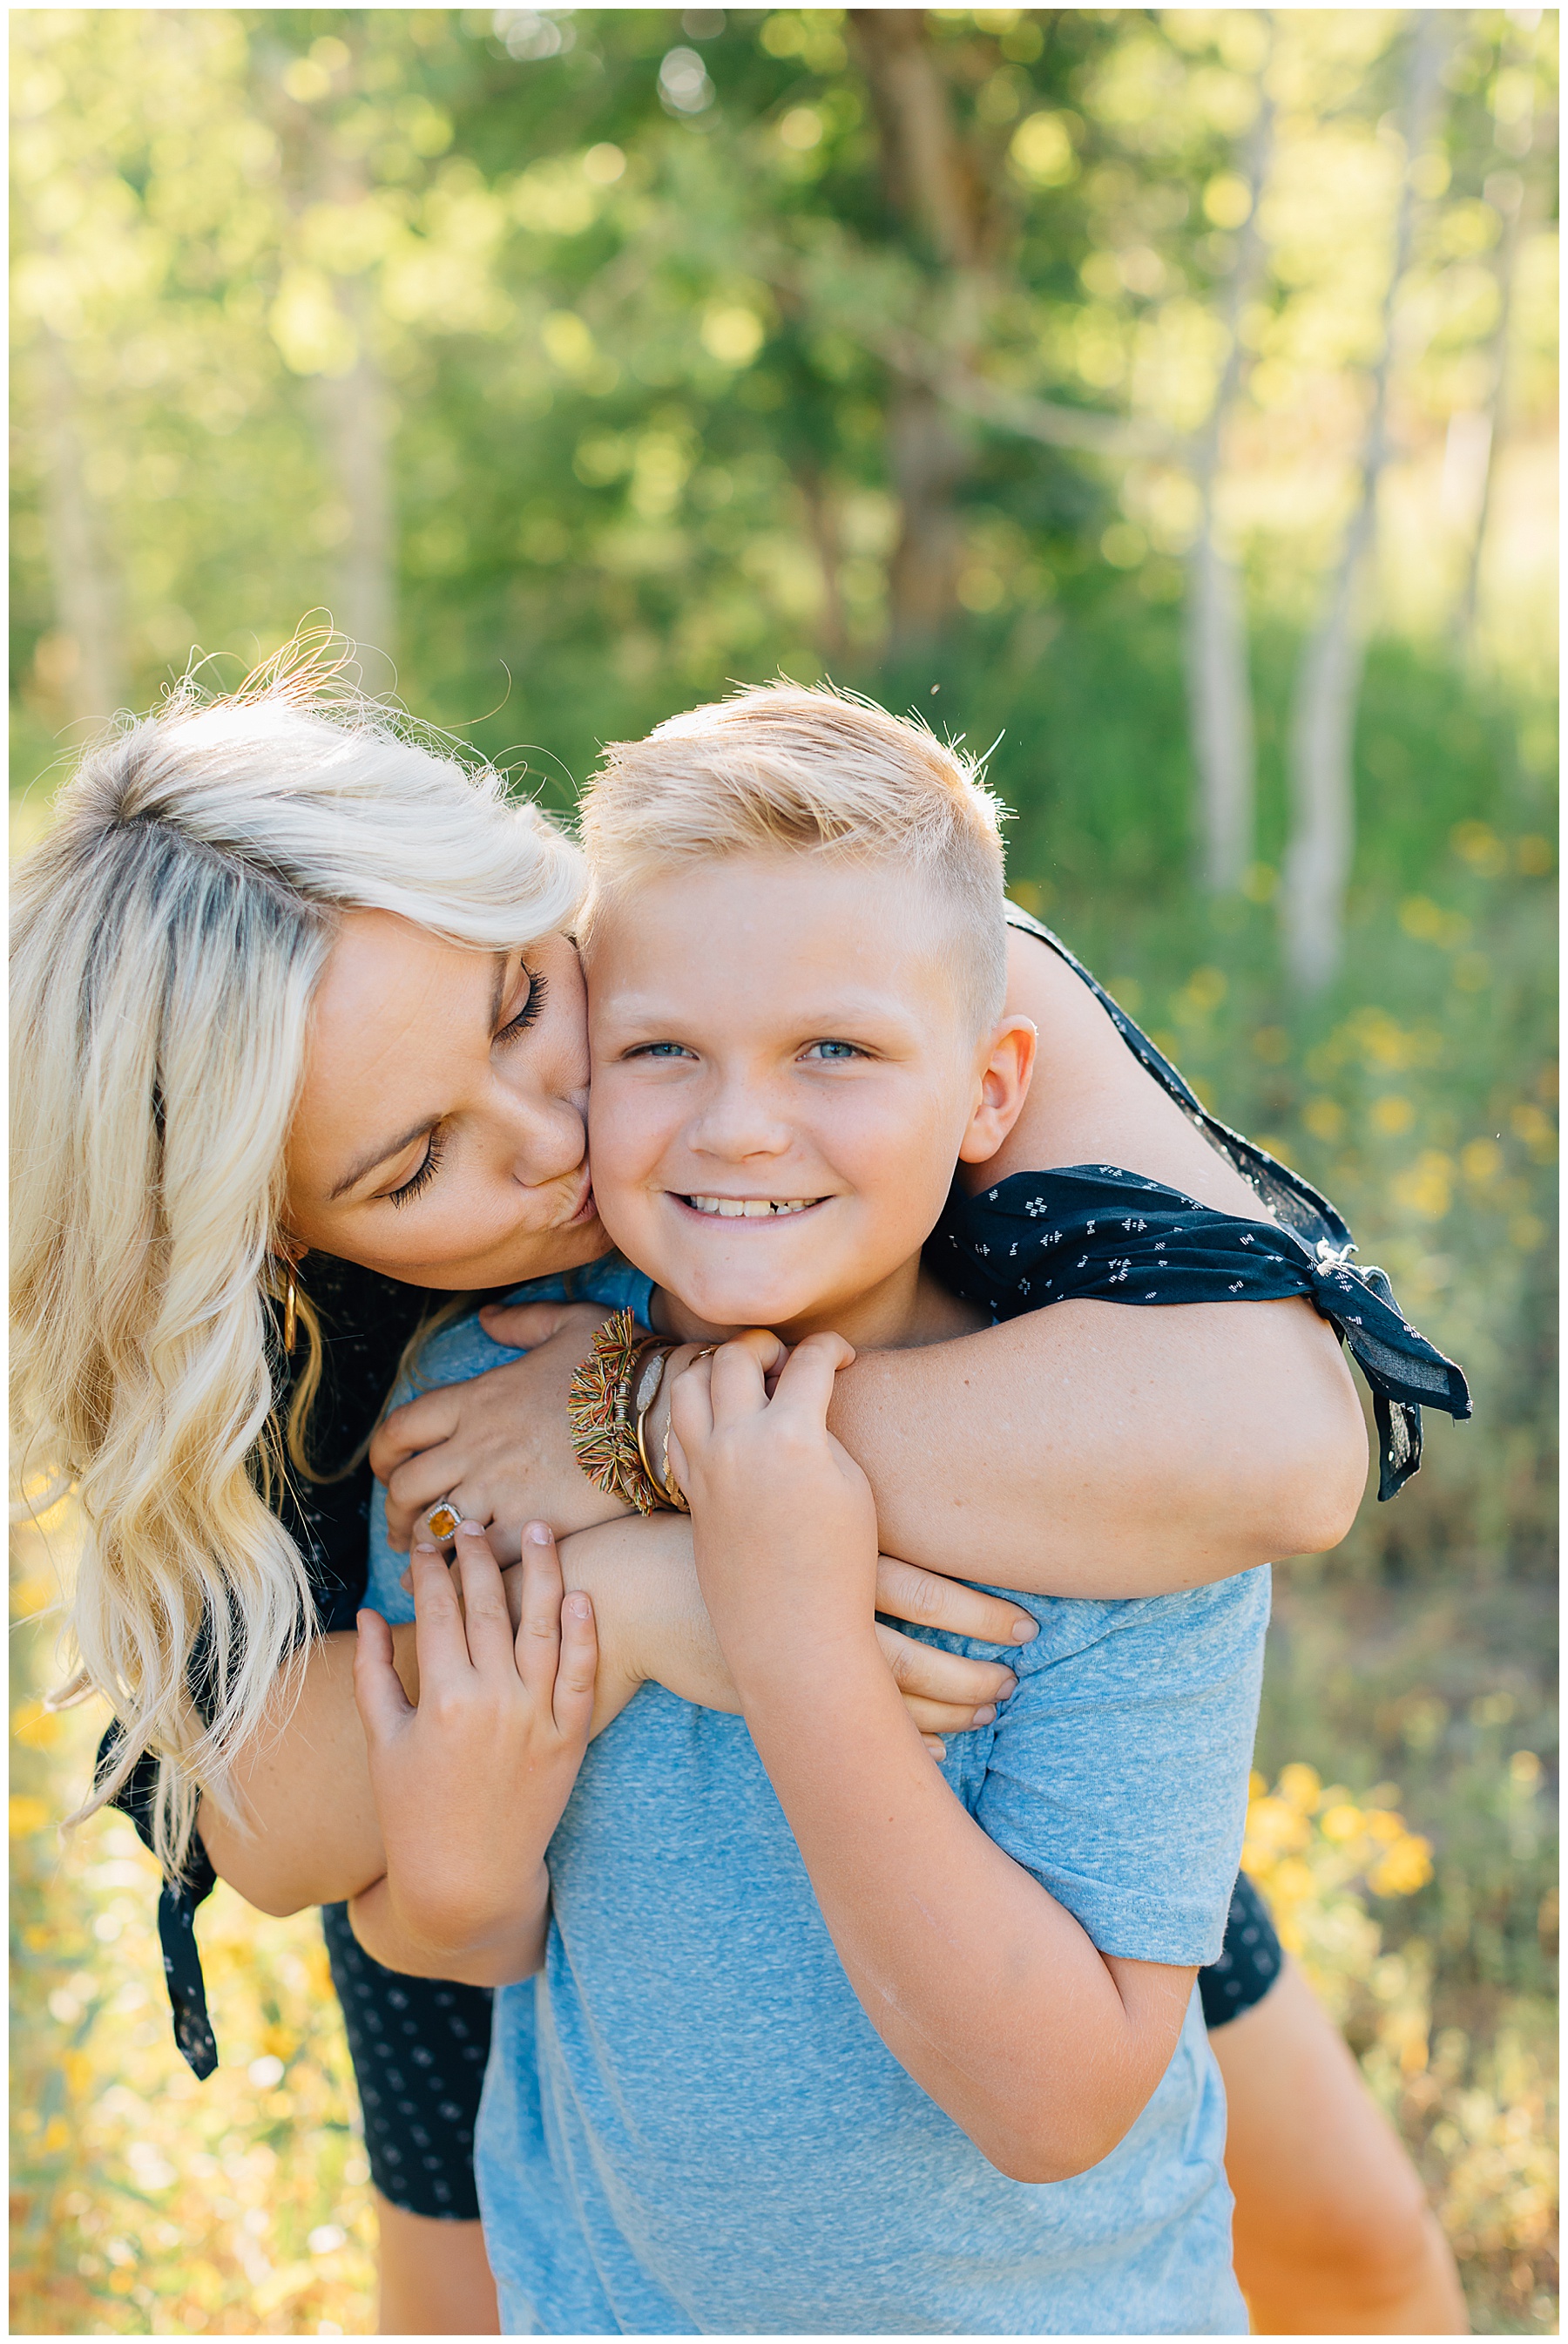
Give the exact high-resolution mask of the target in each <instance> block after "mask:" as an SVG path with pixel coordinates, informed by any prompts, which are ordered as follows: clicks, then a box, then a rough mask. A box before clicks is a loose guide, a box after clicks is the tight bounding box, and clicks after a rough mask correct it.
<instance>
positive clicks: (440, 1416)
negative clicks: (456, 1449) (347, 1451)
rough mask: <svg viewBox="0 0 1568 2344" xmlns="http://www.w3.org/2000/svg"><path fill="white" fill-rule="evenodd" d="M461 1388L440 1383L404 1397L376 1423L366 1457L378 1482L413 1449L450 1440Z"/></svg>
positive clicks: (409, 1454)
mask: <svg viewBox="0 0 1568 2344" xmlns="http://www.w3.org/2000/svg"><path fill="white" fill-rule="evenodd" d="M461 1389H462V1386H461V1385H460V1384H443V1385H442V1386H441V1387H440V1388H439V1389H437V1390H436V1391H427V1392H421V1393H420V1395H419V1397H418V1399H406V1400H405V1401H404V1403H403V1405H402V1407H401V1408H395V1409H393V1410H392V1411H391V1413H390V1415H389V1416H387V1418H386V1420H384V1421H383V1422H382V1423H380V1424H378V1425H377V1428H376V1430H375V1431H374V1432H373V1433H372V1435H371V1437H370V1450H369V1456H370V1470H371V1471H372V1472H373V1473H374V1474H375V1476H376V1479H377V1480H378V1481H385V1480H389V1479H390V1477H391V1475H392V1474H393V1473H394V1472H395V1471H396V1470H397V1467H398V1466H399V1465H401V1464H402V1462H403V1460H404V1459H405V1458H407V1457H412V1456H413V1455H414V1454H415V1452H416V1450H420V1449H434V1448H435V1447H436V1446H437V1443H438V1442H440V1441H443V1440H450V1439H451V1437H452V1433H453V1430H454V1429H455V1428H456V1426H457V1394H458V1393H459V1392H460V1391H461ZM436 1494H437V1497H439V1496H440V1494H441V1493H440V1491H439V1490H437V1492H436Z"/></svg>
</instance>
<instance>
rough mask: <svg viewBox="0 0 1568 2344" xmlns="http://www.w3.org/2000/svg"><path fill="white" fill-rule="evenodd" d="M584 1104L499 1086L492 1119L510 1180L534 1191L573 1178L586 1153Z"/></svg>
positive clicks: (522, 1087)
mask: <svg viewBox="0 0 1568 2344" xmlns="http://www.w3.org/2000/svg"><path fill="white" fill-rule="evenodd" d="M584 1105H585V1102H582V1101H578V1099H576V1098H574V1097H572V1096H570V1095H569V1094H568V1096H564V1097H563V1096H559V1095H558V1094H557V1093H554V1092H548V1091H543V1090H540V1089H538V1087H537V1086H534V1085H531V1084H529V1085H515V1084H511V1083H502V1084H500V1085H499V1086H498V1090H497V1095H496V1098H495V1103H494V1107H493V1110H492V1111H493V1113H494V1116H495V1119H496V1133H497V1139H498V1147H499V1149H500V1153H501V1156H502V1157H503V1159H504V1161H505V1162H506V1165H507V1167H508V1171H509V1173H510V1176H511V1177H512V1178H513V1179H514V1180H516V1181H518V1183H519V1184H520V1185H521V1186H522V1187H525V1188H537V1187H540V1186H541V1185H543V1184H544V1183H545V1182H547V1181H549V1180H558V1179H560V1178H561V1177H563V1176H564V1175H565V1174H566V1173H568V1172H575V1171H576V1170H577V1167H578V1165H579V1164H580V1163H581V1162H582V1160H583V1157H584V1156H585V1155H586V1153H587V1151H588V1131H587V1127H586V1124H585V1121H584V1113H583V1109H584Z"/></svg>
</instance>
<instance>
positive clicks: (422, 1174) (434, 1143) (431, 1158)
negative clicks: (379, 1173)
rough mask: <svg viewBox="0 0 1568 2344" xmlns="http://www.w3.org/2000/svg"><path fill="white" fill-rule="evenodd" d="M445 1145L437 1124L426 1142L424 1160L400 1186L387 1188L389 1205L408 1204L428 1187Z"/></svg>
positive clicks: (434, 1175) (437, 1168) (439, 1165)
mask: <svg viewBox="0 0 1568 2344" xmlns="http://www.w3.org/2000/svg"><path fill="white" fill-rule="evenodd" d="M445 1146H446V1142H445V1140H444V1138H443V1137H442V1132H441V1127H440V1125H439V1124H437V1126H436V1128H435V1130H434V1131H432V1133H431V1134H430V1137H429V1139H428V1140H427V1143H426V1147H425V1156H424V1160H423V1162H422V1163H421V1164H420V1166H419V1168H418V1170H417V1172H415V1173H413V1174H412V1175H411V1176H410V1177H409V1178H407V1180H405V1181H404V1183H403V1186H402V1187H400V1188H389V1189H388V1190H387V1203H388V1204H389V1205H410V1204H412V1203H413V1201H414V1199H415V1197H417V1196H418V1195H419V1194H420V1192H421V1191H422V1190H423V1189H426V1188H427V1187H429V1185H430V1183H431V1181H432V1180H433V1179H434V1178H435V1177H436V1175H437V1172H438V1171H439V1170H440V1168H441V1157H442V1153H443V1151H444V1148H445Z"/></svg>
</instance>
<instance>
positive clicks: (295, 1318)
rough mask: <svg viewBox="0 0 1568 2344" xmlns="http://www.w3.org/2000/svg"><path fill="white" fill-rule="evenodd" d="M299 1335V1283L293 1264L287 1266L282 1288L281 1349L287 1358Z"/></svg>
mask: <svg viewBox="0 0 1568 2344" xmlns="http://www.w3.org/2000/svg"><path fill="white" fill-rule="evenodd" d="M298 1334H299V1281H298V1280H297V1278H296V1277H295V1275H294V1264H293V1263H292V1262H290V1263H289V1265H288V1276H287V1278H286V1281H285V1284H284V1288H283V1348H284V1349H285V1350H286V1352H287V1354H288V1356H289V1358H290V1359H293V1357H294V1346H295V1342H296V1340H297V1337H298Z"/></svg>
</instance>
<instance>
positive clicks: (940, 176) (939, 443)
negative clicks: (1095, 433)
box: [849, 8, 993, 652]
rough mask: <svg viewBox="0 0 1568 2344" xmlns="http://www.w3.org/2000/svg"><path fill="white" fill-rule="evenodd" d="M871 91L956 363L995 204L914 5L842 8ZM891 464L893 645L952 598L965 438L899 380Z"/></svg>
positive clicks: (941, 616) (889, 183) (920, 637)
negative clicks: (958, 126) (957, 123)
mask: <svg viewBox="0 0 1568 2344" xmlns="http://www.w3.org/2000/svg"><path fill="white" fill-rule="evenodd" d="M849 24H850V26H851V29H852V32H853V35H854V38H855V43H856V47H857V50H858V53H859V59H860V64H861V67H862V69H863V71H864V73H865V76H866V82H867V86H868V88H869V92H870V97H871V108H872V113H873V115H874V116H875V119H876V124H877V132H878V137H879V147H880V160H881V177H882V186H883V189H884V192H885V193H886V196H887V198H888V203H889V207H890V209H891V211H892V212H893V213H894V215H895V217H897V218H898V220H899V221H900V225H901V226H902V227H903V228H904V229H905V231H906V233H907V234H908V235H909V237H910V240H911V242H912V243H914V244H916V245H917V247H919V246H923V247H924V248H925V250H926V253H927V255H928V256H929V258H930V261H931V263H932V264H934V266H933V271H932V279H931V300H930V312H932V313H933V314H932V316H931V318H930V339H932V340H933V341H934V342H936V343H937V344H939V345H940V348H941V349H943V350H944V351H946V352H947V353H949V354H950V356H951V357H952V358H953V359H955V360H956V361H957V362H959V363H960V365H961V364H962V363H963V362H964V361H965V360H966V359H967V358H968V356H969V353H970V350H971V349H972V347H973V344H974V341H975V338H976V337H977V334H978V329H979V321H980V311H981V308H982V307H983V300H984V262H985V255H986V247H987V244H988V240H989V237H990V233H991V230H992V227H993V221H992V217H991V207H990V201H989V197H988V193H987V190H986V189H985V188H984V187H983V186H982V184H981V182H980V178H979V177H978V175H977V173H976V172H975V170H974V168H973V166H972V164H971V162H970V157H968V155H967V154H966V153H965V151H964V149H963V147H962V146H961V144H960V140H959V137H958V135H957V133H956V131H955V129H954V127H953V118H952V109H951V107H950V104H949V101H948V90H947V84H946V82H945V81H944V79H943V77H942V74H941V69H940V66H939V65H938V63H937V60H936V57H935V55H934V54H933V51H932V48H931V42H930V32H929V30H928V28H927V25H926V18H925V13H924V11H923V10H921V9H918V8H854V9H851V10H850V12H849ZM888 469H889V472H890V477H891V480H892V485H893V491H894V494H895V495H896V496H897V498H898V500H899V540H898V543H897V546H896V547H895V549H894V552H893V556H892V561H891V563H890V567H889V572H888V611H889V632H890V649H891V650H892V651H894V652H907V651H910V650H911V649H914V648H915V647H917V646H919V645H921V644H926V643H930V642H934V641H936V640H937V639H938V638H939V637H940V635H941V633H942V632H943V631H944V629H945V628H946V627H947V626H948V624H949V623H950V621H951V619H952V617H953V615H954V612H955V611H956V609H957V605H958V576H959V564H960V557H961V554H962V551H963V530H962V524H961V520H960V513H959V507H958V491H959V489H960V485H961V483H962V481H963V479H964V477H965V474H966V473H967V472H968V470H969V469H970V456H969V451H968V449H967V447H966V445H965V443H964V440H963V439H962V438H961V437H960V433H959V431H958V430H957V429H956V428H955V426H954V424H953V422H952V419H951V418H950V414H949V413H948V411H947V409H946V408H945V407H944V405H943V403H942V401H941V400H940V398H939V397H938V396H937V394H936V393H935V391H933V390H932V389H930V386H929V385H927V384H925V383H923V382H919V381H911V380H909V379H900V380H899V381H898V382H896V383H895V384H894V386H893V388H892V389H891V390H890V394H889V403H888Z"/></svg>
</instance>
